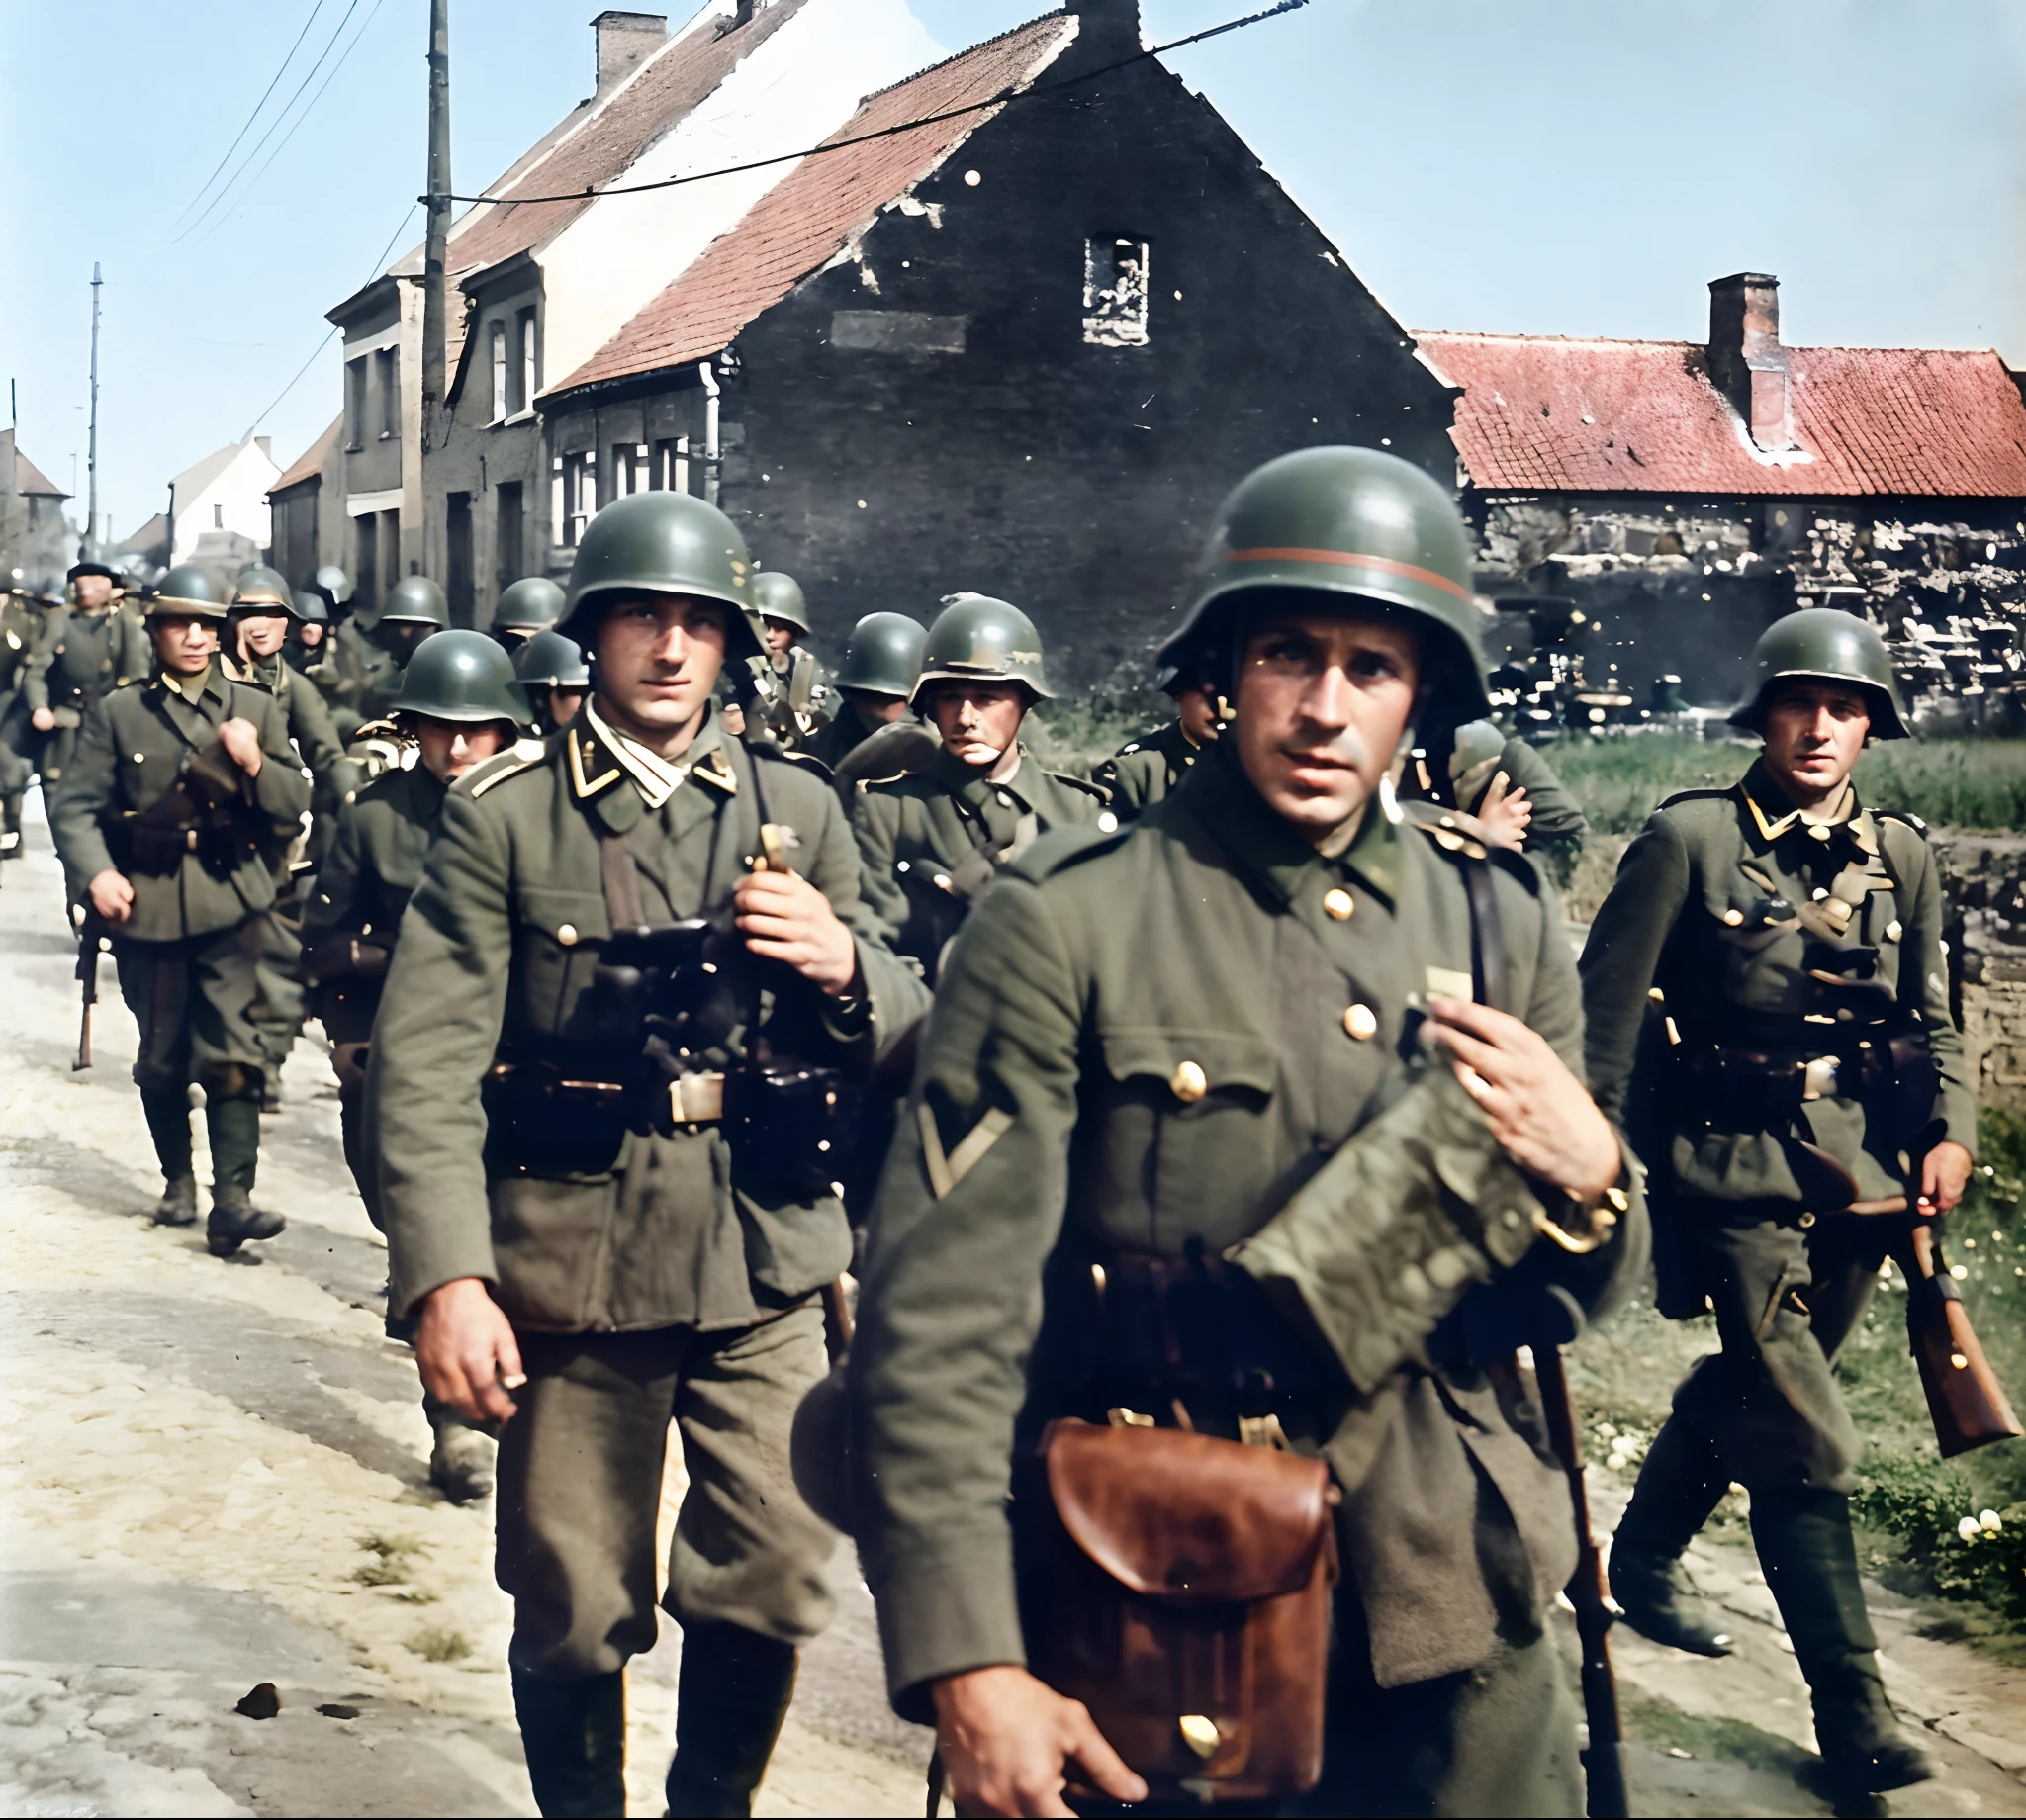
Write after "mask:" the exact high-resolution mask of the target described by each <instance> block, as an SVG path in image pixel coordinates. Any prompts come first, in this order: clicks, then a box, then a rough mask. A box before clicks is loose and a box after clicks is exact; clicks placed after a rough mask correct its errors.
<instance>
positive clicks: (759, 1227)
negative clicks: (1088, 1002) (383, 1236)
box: [367, 493, 923, 1814]
mask: <svg viewBox="0 0 2026 1820" xmlns="http://www.w3.org/2000/svg"><path fill="white" fill-rule="evenodd" d="M749 574H750V568H749V562H748V558H747V554H746V546H745V540H744V538H743V537H742V536H741V535H740V533H739V531H738V530H737V529H736V528H735V527H734V526H733V524H732V523H731V521H730V520H729V519H728V518H726V517H725V516H724V515H723V514H722V513H721V512H719V511H718V510H717V509H716V508H715V507H714V506H711V505H708V504H706V503H705V502H704V501H703V500H698V499H694V498H692V497H691V496H690V495H687V494H677V493H647V494H635V495H632V496H629V497H628V498H625V499H621V500H615V501H613V503H611V504H610V505H608V506H606V507H605V508H604V509H603V510H602V511H601V512H599V514H598V516H597V517H596V518H595V519H594V520H593V521H592V523H591V524H590V525H589V526H588V527H587V529H586V531H585V533H584V537H583V540H582V542H581V543H580V544H579V546H578V551H577V560H576V565H575V567H574V569H573V570H572V572H571V578H570V592H569V612H568V614H567V616H566V618H565V620H564V622H563V624H562V626H561V627H560V630H561V631H562V632H563V634H564V635H565V636H566V637H570V638H574V639H575V640H577V641H578V642H579V643H580V644H581V645H583V646H584V647H585V648H586V649H587V650H588V651H589V652H590V653H591V654H592V656H593V658H594V660H595V667H594V675H595V678H596V693H595V695H594V696H593V698H592V700H590V701H588V702H587V703H586V704H585V706H584V708H583V710H582V711H581V712H580V713H579V715H578V716H577V718H576V719H575V720H574V721H573V722H572V723H571V725H570V726H569V727H568V728H566V729H565V730H564V732H563V733H562V734H561V735H559V736H558V737H556V738H554V739H552V740H550V741H548V742H547V744H546V746H545V747H542V748H529V747H521V748H517V749H516V750H515V752H514V753H513V754H511V755H502V756H501V757H499V758H497V759H494V760H492V761H490V762H489V763H488V764H485V765H481V766H480V767H478V768H477V769H476V770H475V771H472V772H470V773H468V774H466V775H465V776H464V777H462V778H460V779H459V780H458V781H457V783H456V785H455V786H454V787H453V788H452V789H451V790H450V792H449V794H448V797H447V799H446V801H445V804H444V808H443V820H442V823H441V826H440V829H439V831H438V833H437V836H436V840H435V843H434V845H433V846H432V847H431V848H430V850H429V855H428V860H427V863H426V865H424V868H423V873H422V882H421V884H420V886H419V887H418V888H417V889H416V891H415V894H414V897H413V898H412V899H411V900H410V904H409V908H408V911H407V914H406V916H405V917H404V919H403V922H402V936H401V943H400V946H399V948H398V949H397V950H396V951H395V956H394V963H393V967H392V969H391V971H390V972H389V974H388V979H387V990H386V996H385V998H384V999H383V1001H382V1003H381V1007H380V1013H379V1017H378V1019H377V1021H376V1023H375V1025H374V1030H373V1044H372V1057H371V1062H370V1065H369V1069H368V1076H367V1120H368V1129H369V1132H370V1134H371V1141H370V1146H369V1147H370V1148H372V1149H373V1150H375V1151H376V1152H377V1156H378V1162H379V1169H380V1189H379V1192H380V1204H381V1215H382V1218H383V1219H384V1220H385V1221H386V1223H387V1238H388V1251H389V1257H390V1262H391V1266H392V1277H393V1287H392V1291H391V1296H390V1303H389V1308H390V1312H392V1313H393V1314H394V1315H396V1316H397V1317H398V1318H399V1317H406V1316H410V1315H414V1314H417V1313H418V1314H419V1316H420V1330H419V1333H418V1335H417V1339H416V1352H417V1356H418V1361H419V1363H420V1366H421V1371H422V1381H423V1383H424V1384H425V1385H426V1386H427V1387H428V1389H429V1391H430V1392H431V1394H432V1395H434V1396H436V1397H438V1398H441V1399H442V1400H443V1401H445V1402H446V1403H450V1404H453V1405H455V1406H456V1407H457V1408H458V1409H460V1410H463V1412H464V1413H465V1414H466V1415H467V1416H469V1417H470V1418H472V1419H473V1420H478V1421H492V1420H498V1421H504V1422H505V1424H506V1426H505V1428H504V1430H503V1432H502V1437H501V1445H500V1462H499V1474H500V1495H499V1499H498V1511H499V1517H498V1532H499V1542H498V1549H499V1559H498V1575H499V1580H500V1584H501V1585H502V1586H503V1587H505V1588H506V1591H507V1592H509V1593H511V1594H512V1596H513V1599H514V1632H513V1642H512V1648H511V1658H510V1659H511V1665H512V1671H513V1687H514V1699H515V1710H516V1712H517V1713H518V1716H519V1720H520V1728H521V1737H522V1741H523V1743H524V1744H525V1746H526V1751H527V1762H528V1770H529V1774H530V1776H531V1778H532V1780H533V1783H534V1789H535V1795H536V1799H537V1801H538V1802H539V1804H540V1806H541V1809H542V1811H543V1812H544V1813H545V1814H566V1813H567V1814H616V1813H619V1812H622V1811H623V1805H624V1797H625V1790H624V1786H623V1780H622V1770H623V1762H624V1743H625V1691H624V1667H625V1664H626V1662H627V1660H628V1658H630V1657H631V1656H632V1655H634V1654H635V1653H636V1652H637V1651H640V1650H643V1649H648V1648H651V1647H652V1646H653V1643H654V1640H655V1614H654V1607H653V1604H652V1598H653V1589H654V1583H655V1563H654V1559H653V1550H654V1538H655V1517H656V1510H657V1506H658V1504H659V1501H660V1494H661V1484H662V1465H663V1456H664V1452H665V1448H666V1444H667V1439H668V1432H669V1424H670V1421H671V1418H672V1417H673V1418H674V1419H675V1421H676V1422H677V1423H678V1424H679V1425H680V1427H681V1430H682V1434H683V1445H684V1451H685V1457H686V1460H687V1464H688V1467H689V1473H690V1488H691V1489H690V1494H689V1496H688V1498H687V1499H686V1500H685V1501H684V1503H683V1508H682V1513H681V1516H680V1518H679V1520H678V1522H677V1525H676V1534H675V1542H674V1546H673V1549H672V1552H671V1555H670V1559H669V1564H668V1566H669V1576H668V1593H667V1596H666V1599H665V1601H664V1602H665V1604H666V1606H667V1608H668V1610H669V1611H670V1612H671V1613H672V1614H673V1615H674V1616H675V1617H676V1618H677V1619H678V1620H679V1621H680V1622H681V1623H682V1625H683V1626H684V1631H685V1636H684V1649H683V1664H684V1666H683V1671H682V1679H681V1686H680V1700H679V1706H678V1714H677V1730H676V1755H675V1761H674V1765H673V1767H672V1769H671V1770H670V1773H669V1781H668V1800H669V1808H670V1811H671V1812H672V1813H676V1814H743V1813H745V1812H747V1811H748V1807H749V1804H750V1802H751V1799H752V1795H753V1791H754V1789H755V1787H756V1786H757V1785H758V1783H759V1781H760V1778H761V1775H762V1774H763V1773H764V1771H765V1769H766V1766H767V1762H768V1758H769V1756H770V1754H771V1752H772V1750H773V1746H774V1741H775V1738H776V1736H777V1735H778V1733H779V1731H780V1727H781V1723H782V1719H783V1714H784V1713H785V1710H786V1706H787V1700H788V1695H789V1691H790V1688H791V1686H792V1684H793V1680H794V1668H795V1658H796V1650H797V1648H798V1646H799V1645H801V1644H802V1643H805V1642H807V1641H808V1640H809V1639H810V1638H811V1637H813V1636H815V1635H816V1634H817V1632H819V1631H820V1630H821V1629H822V1628H823V1626H824V1625H825V1624H826V1623H827V1622H828V1621H829V1618H830V1614H831V1609H832V1600H831V1594H830V1592H829V1589H828V1587H827V1585H826V1583H825V1578H824V1564H825V1562H826V1561H827V1559H828V1557H829V1555H830V1553H831V1551H832V1549H833V1547H834V1546H835V1540H836V1538H835V1536H834V1535H833V1533H832V1532H831V1531H830V1530H829V1529H828V1528H827V1527H826V1526H825V1525H824V1524H823V1523H822V1522H820V1521H819V1520H818V1519H817V1518H816V1517H815V1516H814V1515H813V1514H812V1513H811V1512H810V1511H809V1510H808V1509H807V1508H806V1506H805V1505H804V1504H803V1503H802V1501H800V1499H799V1498H798V1497H797V1496H796V1494H795V1492H794V1490H793V1486H792V1482H791V1480H790V1478H789V1475H788V1470H787V1449H788V1431H789V1424H790V1420H791V1417H792V1415H793V1411H794V1409H795V1406H796V1404H797V1403H798V1402H799V1400H800V1398H801V1397H802V1395H803V1394H804V1392H806V1391H807V1390H808V1389H809V1388H810V1387H811V1386H812V1385H814V1384H815V1383H817V1382H818V1381H819V1380H820V1379H821V1378H822V1376H823V1373H824V1346H823V1328H824V1317H823V1310H822V1307H821V1304H820V1300H819V1291H820V1290H821V1287H822V1286H823V1285H825V1284H827V1283H829V1282H831V1281H832V1280H833V1279H834V1278H835V1277H836V1276H837V1274H838V1273H839V1272H840V1271H841V1270H843V1269H844V1268H845V1266H846V1263H847V1262H848V1260H849V1258H850V1255H851V1236H850V1232H849V1230H848V1229H847V1227H846V1224H845V1219H844V1213H843V1209H842V1208H841V1207H840V1205H839V1204H838V1202H837V1200H836V1198H835V1196H834V1195H833V1194H832V1193H831V1191H830V1188H829V1185H828V1176H829V1173H830V1171H831V1169H832V1167H833V1165H832V1163H831V1162H830V1160H829V1154H828V1152H827V1151H824V1152H819V1151H818V1149H817V1144H818V1143H821V1144H824V1145H830V1144H831V1143H832V1142H833V1139H841V1138H842V1136H843V1134H842V1131H841V1130H839V1129H837V1127H836V1125H835V1124H833V1123H832V1122H833V1121H842V1119H843V1117H844V1113H845V1106H844V1103H843V1102H844V1100H845V1098H846V1097H847V1093H848V1090H847V1089H846V1087H845V1085H844V1083H843V1080H842V1078H841V1075H842V1073H854V1074H860V1075H863V1074H864V1073H866V1072H868V1071H869V1070H870V1068H871V1066H872V1063H873V1060H874V1058H875V1052H876V1051H877V1049H878V1048H879V1047H881V1046H882V1045H883V1044H885V1043H887V1042H888V1041H890V1040H891V1039H892V1038H893V1037H894V1036H896V1035H897V1034H899V1032H901V1031H902V1030H904V1029H906V1028H908V1027H909V1026H911V1025H912V1024H913V1023H914V1022H915V1021H916V1020H917V1018H918V1017H919V1015H920V1012H921V1009H922V1005H923V995H922V990H921V986H920V984H919V982H918V981H917V980H916V979H915V978H914V977H913V975H912V974H911V973H910V972H909V970H908V969H907V968H906V967H904V966H903V965H902V964H901V963H900V962H899V961H898V960H896V959H895V958H894V956H892V955H891V954H890V953H888V952H887V950H886V949H885V948H884V947H883V946H882V945H881V943H880V942H879V940H878V937H877V934H876V932H875V926H874V923H873V920H872V918H871V917H870V916H869V915H867V913H866V912H865V910H864V908H863V907H862V906H861V904H860V902H859V896H858V877H859V857H858V852H857V849H856V848H855V847H854V845H853V843H852V838H851V832H850V829H849V828H848V827H847V825H846V823H845V820H844V816H843V812H842V810H841V808H840V806H839V804H838V801H837V798H836V796H835V795H834V794H833V793H832V791H831V790H830V789H829V787H828V786H827V784H826V783H825V781H824V779H823V777H822V774H821V772H820V769H819V768H817V767H815V766H812V765H804V764H796V763H793V762H791V761H788V760H784V759H783V758H780V757H778V756H775V755H773V754H771V753H764V754H756V753H749V752H748V751H747V749H746V748H744V747H743V746H741V745H739V744H737V743H735V742H733V741H730V740H727V739H726V738H725V737H724V735H723V734H722V732H721V730H720V726H719V721H718V717H717V714H716V712H715V709H714V707H713V704H712V699H711V697H712V691H713V689H714V688H715V686H716V683H717V679H718V673H719V670H720V668H721V667H722V666H723V665H724V664H726V663H728V662H729V663H739V662H741V661H743V660H744V659H745V658H746V657H748V656H752V655H757V651H758V645H757V641H755V640H754V639H753V637H752V633H751V629H750V625H749V622H748V620H747V617H746V611H747V609H748V607H749V605H750V592H749V591H750V587H751V584H750V581H749ZM789 831H791V834H790V833H789ZM795 837H798V841H799V851H798V852H797V853H796V854H794V855H793V859H794V862H795V864H796V865H798V866H799V868H800V870H799V872H794V871H788V870H786V869H775V868H776V867H777V866H780V865H783V862H784V861H785V860H786V859H787V858H788V857H789V856H788V854H787V848H788V844H789V842H790V840H791V839H793V838H795ZM756 866H767V867H769V869H766V870H756V869H754V868H755V867H756ZM734 917H736V928H734V927H733V923H732V919H733V918H734ZM685 919H707V920H706V921H704V922H697V921H694V920H685ZM615 931H616V932H618V934H619V936H621V937H623V938H624V939H625V946H624V947H623V948H612V947H611V944H612V943H613V940H614V932H615ZM706 964H707V966H708V967H711V968H715V969H716V971H714V972H712V971H706V970H705V966H706ZM763 994H764V997H763ZM756 1011H758V1012H760V1013H762V1014H763V1015H764V1017H765V1023H764V1027H763V1028H760V1029H757V1030H752V1029H751V1027H752V1026H753V1024H754V1022H755V1018H754V1014H755V1012H756ZM650 1015H651V1016H652V1022H651V1023H650V1022H649V1018H650ZM749 1031H750V1035H749V1034H748V1033H749ZM770 1056H771V1057H772V1058H773V1059H772V1060H771V1061H770V1060H769V1059H768V1058H769V1057H770ZM789 1058H792V1059H791V1060H790V1059H789ZM812 1070H813V1071H812ZM833 1070H837V1071H839V1072H833ZM825 1094H830V1095H835V1096H837V1098H836V1100H835V1101H834V1102H833V1101H832V1100H829V1099H826V1098H824V1097H823V1096H824V1095H825ZM482 1096H483V1098H482ZM819 1133H823V1134H825V1135H823V1136H821V1137H819V1136H818V1134H819Z"/></svg>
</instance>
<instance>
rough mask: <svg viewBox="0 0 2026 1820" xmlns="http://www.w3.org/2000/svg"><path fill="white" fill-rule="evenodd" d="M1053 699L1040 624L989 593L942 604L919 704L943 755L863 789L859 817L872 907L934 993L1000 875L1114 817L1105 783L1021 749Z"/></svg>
mask: <svg viewBox="0 0 2026 1820" xmlns="http://www.w3.org/2000/svg"><path fill="white" fill-rule="evenodd" d="M1049 698H1050V697H1049V688H1048V684H1047V683H1046V682H1045V681H1044V680H1043V675H1042V649H1041V634H1040V633H1039V632H1037V631H1036V630H1035V629H1034V621H1033V620H1031V619H1030V618H1028V616H1027V615H1026V614H1025V613H1023V612H1022V611H1021V610H1020V609H1019V608H1018V607H1017V606H1012V605H1009V604H1008V603H1007V602H1006V601H1004V600H994V599H992V598H990V597H989V596H988V595H985V594H970V593H964V594H952V595H951V596H950V597H949V598H948V599H947V600H946V601H945V602H944V604H943V610H942V612H940V613H939V614H937V616H936V623H935V624H934V625H932V626H931V627H930V628H929V636H928V640H927V643H926V645H925V646H924V648H923V652H922V674H921V681H920V682H919V683H916V685H915V691H914V696H913V705H914V707H915V709H916V711H917V712H919V713H921V714H923V715H924V716H925V717H926V718H927V719H928V720H930V721H931V722H933V723H934V725H935V727H936V730H937V732H939V733H940V734H941V735H942V738H943V746H942V750H941V751H940V752H938V753H937V754H936V756H935V757H934V759H932V760H931V761H930V762H929V765H928V768H927V769H926V770H924V771H920V772H917V773H914V774H910V775H903V776H898V777H890V778H886V779H884V780H881V781H878V782H868V783H865V784H862V785H861V786H860V788H859V794H858V803H857V806H856V807H855V808H854V809H853V811H852V827H853V830H854V831H855V832H856V833H857V835H858V837H859V847H860V849H861V851H862V852H863V853H864V854H865V856H866V881H865V888H866V901H867V903H868V904H869V905H870V906H871V907H872V909H873V912H874V914H875V916H877V917H878V919H879V922H880V925H881V927H882V928H883V929H884V931H885V933H886V939H887V940H888V941H889V942H890V943H891V944H892V945H893V946H894V947H895V948H896V949H897V950H898V951H899V952H900V953H901V954H903V955H906V956H909V957H910V958H912V959H914V960H916V961H917V962H919V963H920V965H921V966H922V968H923V969H924V971H925V972H926V973H927V974H928V976H929V979H930V981H931V983H933V982H934V979H935V972H936V967H937V965H938V964H939V962H940V959H941V956H942V954H943V951H944V949H945V947H946V946H947V945H948V943H949V942H950V940H951V938H952V937H953V936H955V935H956V933H957V929H958V926H959V925H960V924H961V923H962V922H963V921H964V917H965V913H966V911H967V909H968V907H969V905H970V902H971V900H972V899H973V898H975V897H976V896H977V895H978V893H979V892H980V891H982V890H983V889H984V887H985V886H986V885H987V884H989V883H990V882H991V880H992V878H993V877H994V876H995V875H996V873H997V870H998V868H999V867H1000V866H1002V865H1005V864H1007V863H1008V862H1009V861H1011V860H1013V859H1017V858H1018V857H1019V855H1020V854H1021V853H1023V852H1024V851H1025V850H1026V849H1027V847H1028V846H1029V845H1031V844H1032V843H1033V841H1034V840H1035V838H1036V837H1037V836H1038V835H1042V834H1045V833H1047V832H1048V831H1049V830H1050V829H1051V828H1067V827H1085V826H1089V825H1091V824H1093V823H1096V822H1098V821H1099V819H1100V817H1102V816H1104V815H1106V814H1107V813H1108V811H1107V810H1106V808H1105V797H1104V792H1103V790H1101V789H1100V788H1099V787H1098V786H1097V785H1096V784H1094V783H1086V782H1085V781H1084V780H1083V779H1082V778H1080V777H1065V776H1062V775H1060V774H1059V773H1056V772H1047V771H1043V770H1042V769H1041V766H1040V764H1039V763H1038V762H1037V761H1036V760H1035V759H1034V757H1033V756H1032V755H1031V754H1030V753H1029V752H1028V750H1027V748H1026V747H1025V746H1024V745H1022V744H1021V741H1020V724H1021V722H1022V721H1024V720H1025V719H1026V718H1027V715H1028V711H1029V710H1030V709H1031V708H1032V707H1033V706H1034V704H1035V703H1036V702H1037V701H1046V700H1048V699H1049ZM1114 825H1116V824H1114Z"/></svg>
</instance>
